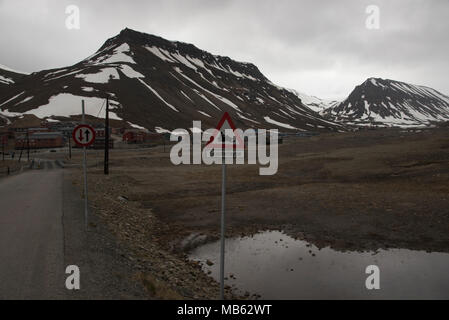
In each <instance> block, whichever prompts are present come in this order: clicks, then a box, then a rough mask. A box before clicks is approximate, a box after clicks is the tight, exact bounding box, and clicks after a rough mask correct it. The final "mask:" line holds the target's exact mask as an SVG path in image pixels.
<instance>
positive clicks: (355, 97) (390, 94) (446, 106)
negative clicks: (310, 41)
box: [324, 78, 449, 127]
mask: <svg viewBox="0 0 449 320" xmlns="http://www.w3.org/2000/svg"><path fill="white" fill-rule="evenodd" d="M324 114H326V115H327V116H329V117H331V118H333V119H335V120H337V121H341V122H344V123H346V124H351V125H360V126H372V125H376V126H389V127H392V126H395V127H416V126H428V125H431V124H432V122H442V121H449V97H448V96H446V95H444V94H442V93H440V92H438V91H436V90H434V89H432V88H429V87H425V86H419V85H412V84H408V83H405V82H399V81H394V80H388V79H378V78H369V79H367V80H366V81H365V82H364V83H363V84H361V85H359V86H357V87H356V88H355V89H354V91H352V93H351V94H350V95H349V96H348V98H346V99H345V100H344V101H342V102H340V103H337V104H335V105H333V106H331V107H330V108H329V109H327V110H325V111H324Z"/></svg>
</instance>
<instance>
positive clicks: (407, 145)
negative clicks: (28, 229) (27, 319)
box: [71, 129, 449, 298]
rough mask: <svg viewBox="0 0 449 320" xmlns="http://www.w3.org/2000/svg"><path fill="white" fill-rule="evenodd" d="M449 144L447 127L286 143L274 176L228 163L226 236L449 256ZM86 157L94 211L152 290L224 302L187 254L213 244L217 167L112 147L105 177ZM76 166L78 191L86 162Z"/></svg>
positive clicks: (94, 157) (98, 159) (98, 160)
mask: <svg viewBox="0 0 449 320" xmlns="http://www.w3.org/2000/svg"><path fill="white" fill-rule="evenodd" d="M448 138H449V132H447V131H446V130H445V129H434V130H423V131H421V130H418V131H414V132H407V131H404V130H396V129H384V130H368V131H362V132H357V133H344V134H330V135H321V136H317V137H313V138H288V139H286V140H285V143H284V144H283V145H281V147H280V153H279V156H280V164H279V172H278V173H277V174H276V175H275V176H259V175H258V166H254V165H243V166H230V167H229V170H228V190H227V191H228V198H227V207H228V211H227V214H228V216H227V233H228V235H229V236H232V235H249V234H252V233H255V232H257V231H258V230H270V229H271V230H283V231H285V232H287V233H288V234H289V235H291V236H294V237H297V238H302V239H306V240H308V241H310V242H312V243H314V244H316V245H318V246H320V247H323V246H332V247H333V248H335V249H338V250H377V249H379V248H391V247H395V248H408V249H421V250H428V251H444V252H448V251H449V235H448V234H447V226H448V225H449V211H448V210H447V205H448V201H449V197H448V194H449V166H448V164H449V139H448ZM88 159H89V186H90V190H89V193H90V194H91V195H90V201H91V204H92V205H93V206H94V208H95V212H96V214H98V216H99V217H101V220H102V221H103V222H104V223H105V224H107V225H108V228H109V229H110V230H111V231H112V232H113V233H114V234H115V235H116V236H117V237H118V239H119V240H120V241H121V242H123V243H124V244H126V245H127V246H128V247H129V252H130V257H131V258H132V259H135V263H136V264H138V265H139V266H141V268H142V275H141V276H142V277H143V278H142V279H143V281H144V283H146V284H147V286H148V287H149V288H150V289H149V290H150V291H151V290H155V289H154V288H155V287H157V286H161V287H162V288H164V289H160V291H166V290H168V292H171V293H170V295H171V294H175V295H176V296H178V297H182V298H215V297H217V296H218V286H217V283H216V282H215V281H214V280H212V279H211V278H210V277H208V276H207V275H206V274H204V273H203V272H202V271H201V266H199V265H196V264H194V263H191V262H189V261H187V259H186V252H187V251H188V250H189V249H191V248H193V247H195V246H197V245H200V244H201V243H204V242H207V241H211V240H214V239H217V238H218V235H219V223H220V191H221V190H220V187H221V184H220V182H221V173H220V166H209V167H208V166H203V165H201V166H193V165H192V166H186V165H184V166H174V165H172V164H171V162H170V160H169V153H168V149H167V150H166V151H165V152H164V150H163V148H162V147H157V148H151V149H143V150H126V151H124V150H113V151H112V152H111V160H110V166H111V167H110V175H109V176H104V175H103V173H102V167H101V166H102V154H101V152H100V151H92V152H90V154H89V155H88ZM71 163H72V165H74V167H73V168H72V169H71V170H72V177H73V181H74V183H75V184H76V185H77V186H78V187H79V189H80V190H81V186H82V184H81V183H82V180H81V171H80V168H79V167H76V165H78V164H79V163H80V154H76V153H75V154H74V158H73V159H72V161H71ZM147 277H149V278H150V279H151V280H147ZM142 279H141V280H142ZM154 283H157V285H155V284H154ZM156 291H157V290H156ZM161 297H163V295H162V296H161Z"/></svg>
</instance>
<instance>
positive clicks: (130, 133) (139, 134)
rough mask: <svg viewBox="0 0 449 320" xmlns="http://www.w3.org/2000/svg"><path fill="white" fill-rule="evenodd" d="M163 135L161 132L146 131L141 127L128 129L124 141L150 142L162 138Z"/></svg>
mask: <svg viewBox="0 0 449 320" xmlns="http://www.w3.org/2000/svg"><path fill="white" fill-rule="evenodd" d="M162 138H163V136H162V135H161V134H159V133H151V132H145V131H142V130H139V129H128V130H126V131H125V133H124V134H123V137H122V139H123V141H124V142H126V143H129V144H131V143H148V142H155V141H158V140H161V139H162Z"/></svg>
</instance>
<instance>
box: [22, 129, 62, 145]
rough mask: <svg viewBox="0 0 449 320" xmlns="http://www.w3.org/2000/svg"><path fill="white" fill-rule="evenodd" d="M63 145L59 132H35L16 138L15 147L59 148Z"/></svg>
mask: <svg viewBox="0 0 449 320" xmlns="http://www.w3.org/2000/svg"><path fill="white" fill-rule="evenodd" d="M63 146H64V137H63V135H62V133H60V132H36V133H32V134H28V136H27V135H26V134H25V135H22V136H20V137H17V138H16V141H15V148H16V149H26V148H28V147H29V148H30V149H42V148H61V147H63Z"/></svg>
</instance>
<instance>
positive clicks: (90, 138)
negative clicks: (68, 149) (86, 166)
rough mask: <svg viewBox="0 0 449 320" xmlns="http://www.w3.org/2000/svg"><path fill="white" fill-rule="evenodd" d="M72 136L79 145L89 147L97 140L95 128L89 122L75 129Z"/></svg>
mask: <svg viewBox="0 0 449 320" xmlns="http://www.w3.org/2000/svg"><path fill="white" fill-rule="evenodd" d="M72 137H73V141H75V143H76V144H77V145H79V146H81V147H88V146H90V145H91V144H92V143H94V141H95V130H94V128H92V127H91V126H89V125H87V124H82V125H79V126H77V127H76V128H75V129H74V130H73V133H72Z"/></svg>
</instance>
